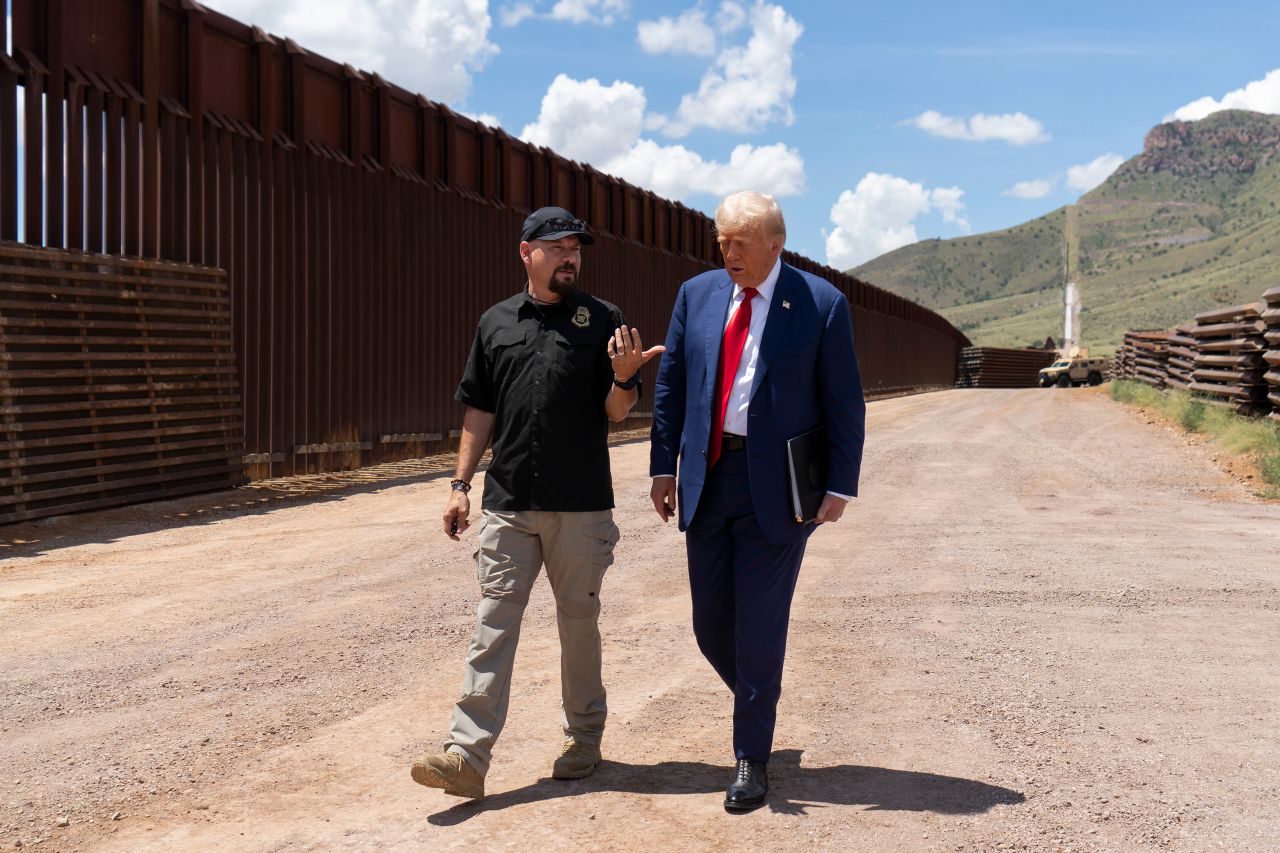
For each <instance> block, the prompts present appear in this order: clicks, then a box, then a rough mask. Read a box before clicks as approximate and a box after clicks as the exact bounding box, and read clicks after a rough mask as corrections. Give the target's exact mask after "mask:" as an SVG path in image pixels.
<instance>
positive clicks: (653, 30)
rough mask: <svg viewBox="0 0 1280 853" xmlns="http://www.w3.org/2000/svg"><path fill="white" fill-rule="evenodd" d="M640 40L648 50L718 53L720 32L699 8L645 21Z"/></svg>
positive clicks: (640, 30)
mask: <svg viewBox="0 0 1280 853" xmlns="http://www.w3.org/2000/svg"><path fill="white" fill-rule="evenodd" d="M636 41H638V42H639V43H640V47H641V48H642V49H643V50H644V52H645V53H690V54H693V55H694V56H714V55H715V52H716V32H715V30H713V29H712V28H711V25H710V24H708V23H707V14H706V12H704V11H702V10H701V9H698V8H693V9H687V10H685V11H684V12H681V13H680V17H678V18H668V17H665V16H664V17H661V18H659V19H658V20H656V21H641V22H640V24H639V25H638V26H637V27H636Z"/></svg>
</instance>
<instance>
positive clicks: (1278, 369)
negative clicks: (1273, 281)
mask: <svg viewBox="0 0 1280 853" xmlns="http://www.w3.org/2000/svg"><path fill="white" fill-rule="evenodd" d="M1262 298H1263V299H1265V300H1266V301H1267V307H1266V310H1265V311H1263V312H1262V319H1263V321H1264V322H1265V323H1266V324H1267V330H1266V332H1264V333H1263V335H1264V337H1265V338H1266V341H1267V347H1268V349H1267V351H1266V352H1265V353H1263V355H1262V358H1263V360H1264V361H1265V362H1266V364H1267V368H1268V370H1267V373H1266V374H1265V375H1264V376H1263V377H1262V378H1263V379H1265V380H1266V381H1267V385H1268V386H1269V387H1268V390H1267V400H1268V401H1269V402H1270V403H1271V405H1272V410H1271V417H1272V418H1273V419H1275V420H1280V287H1273V288H1271V289H1270V290H1268V291H1267V292H1266V293H1264V294H1262Z"/></svg>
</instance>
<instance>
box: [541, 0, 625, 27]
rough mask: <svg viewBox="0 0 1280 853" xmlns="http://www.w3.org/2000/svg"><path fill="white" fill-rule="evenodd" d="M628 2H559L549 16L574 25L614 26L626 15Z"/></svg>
mask: <svg viewBox="0 0 1280 853" xmlns="http://www.w3.org/2000/svg"><path fill="white" fill-rule="evenodd" d="M627 5H628V4H627V0H558V2H557V3H556V5H554V6H552V7H551V11H550V12H549V13H547V16H548V17H549V18H551V19H552V20H553V21H568V22H569V23H572V24H588V23H590V24H605V25H606V26H607V25H608V24H612V23H613V22H614V20H615V19H616V17H617V16H619V15H623V14H626V11H627Z"/></svg>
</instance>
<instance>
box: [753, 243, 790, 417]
mask: <svg viewBox="0 0 1280 853" xmlns="http://www.w3.org/2000/svg"><path fill="white" fill-rule="evenodd" d="M799 278H800V276H798V275H797V274H796V272H795V270H793V269H791V267H789V266H787V265H786V264H783V265H782V272H780V273H779V274H778V286H777V287H775V288H774V289H773V298H772V299H770V300H769V316H768V318H767V319H766V320H765V321H764V334H763V335H761V336H760V352H759V354H758V355H757V356H756V359H757V363H756V374H755V377H754V378H753V379H752V380H751V397H752V399H754V398H755V396H756V390H757V389H758V388H759V387H760V383H761V382H762V381H763V380H764V375H765V374H766V373H768V372H769V364H770V363H771V362H772V361H773V356H774V354H775V353H777V351H778V346H779V345H780V344H781V343H782V339H783V337H785V335H786V331H787V324H788V323H789V322H790V321H791V314H792V312H791V311H790V310H788V309H787V308H784V307H783V303H784V302H798V301H799V300H797V299H795V297H794V295H793V294H794V293H795V290H796V288H797V287H799V286H800V281H799Z"/></svg>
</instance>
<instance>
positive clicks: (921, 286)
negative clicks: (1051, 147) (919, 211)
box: [850, 110, 1280, 353]
mask: <svg viewBox="0 0 1280 853" xmlns="http://www.w3.org/2000/svg"><path fill="white" fill-rule="evenodd" d="M1278 200H1280V116H1274V115H1263V114H1261V113H1252V112H1245V111H1242V110H1227V111H1223V112H1219V113H1215V114H1213V115H1211V116H1209V117H1207V118H1205V119H1202V120H1200V121H1197V122H1169V123H1167V124H1162V125H1158V126H1157V127H1155V128H1153V129H1152V130H1151V131H1150V132H1149V133H1148V134H1147V139H1146V143H1145V145H1144V148H1143V152H1142V153H1141V154H1139V155H1138V156H1137V157H1134V158H1133V159H1131V160H1129V161H1127V162H1126V163H1124V164H1123V165H1122V166H1120V168H1119V169H1117V170H1116V171H1115V173H1114V174H1112V175H1111V177H1109V178H1108V179H1107V180H1106V181H1105V182H1104V183H1102V184H1101V185H1100V186H1099V187H1097V188H1096V189H1094V190H1093V191H1092V192H1090V193H1088V194H1087V195H1085V196H1082V197H1081V198H1080V200H1079V202H1077V203H1076V204H1075V205H1072V206H1070V207H1067V208H1059V209H1058V210H1055V211H1053V212H1052V213H1049V214H1047V215H1045V216H1042V217H1040V218H1039V219H1033V220H1031V221H1030V222H1026V223H1023V224H1022V225H1017V226H1015V227H1013V228H1008V229H1006V230H1004V231H993V232H989V233H986V234H976V235H973V236H970V237H959V238H956V239H952V240H925V241H922V242H919V243H915V244H913V245H910V246H904V247H903V248H901V249H897V250H895V251H893V252H889V253H887V254H884V255H881V256H880V257H878V258H875V259H874V260H871V261H869V262H868V263H866V264H863V265H862V266H860V267H857V268H855V269H853V270H850V272H851V273H852V274H853V275H855V276H857V277H859V278H862V279H864V280H866V281H869V282H871V283H872V284H876V285H878V286H880V287H884V288H886V289H888V290H891V291H893V292H895V293H899V294H901V295H903V296H905V297H907V298H909V299H911V300H913V301H916V302H919V303H921V304H923V305H926V306H928V307H930V308H933V309H935V310H938V311H940V313H942V314H943V315H944V316H945V317H947V319H949V320H950V321H951V322H952V323H954V324H955V325H956V326H957V327H958V328H960V329H961V330H962V331H964V332H965V333H966V334H968V335H969V337H970V338H971V339H972V340H973V341H974V342H975V343H979V344H985V345H991V346H1023V345H1026V344H1030V343H1032V342H1035V341H1039V340H1043V339H1044V337H1045V336H1046V335H1052V336H1053V337H1055V338H1057V337H1058V336H1059V335H1060V334H1061V332H1062V296H1063V264H1064V255H1065V251H1066V250H1065V247H1066V246H1067V240H1066V239H1065V237H1064V234H1067V233H1069V234H1070V235H1071V239H1070V253H1071V274H1072V278H1073V279H1075V281H1076V282H1077V283H1078V284H1079V287H1080V292H1081V300H1082V303H1083V307H1082V310H1081V312H1080V323H1081V327H1082V331H1083V335H1082V337H1083V343H1085V344H1086V345H1088V346H1090V347H1092V348H1093V349H1094V350H1095V351H1097V352H1099V353H1105V352H1108V351H1110V350H1112V349H1114V348H1115V347H1116V346H1118V345H1119V343H1120V340H1121V336H1122V335H1123V333H1124V330H1125V329H1128V328H1159V327H1167V326H1171V325H1174V324H1177V323H1181V322H1185V321H1187V320H1189V319H1190V318H1191V317H1192V315H1193V314H1195V313H1197V312H1199V311H1204V310H1206V309H1207V308H1211V307H1213V306H1215V305H1233V304H1239V303H1242V302H1253V301H1256V300H1257V299H1258V298H1259V297H1260V296H1261V294H1262V292H1263V291H1264V290H1266V289H1267V288H1268V287H1273V286H1275V285H1276V284H1277V283H1280V208H1278ZM1068 217H1069V218H1070V224H1069V225H1068Z"/></svg>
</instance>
